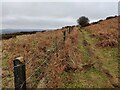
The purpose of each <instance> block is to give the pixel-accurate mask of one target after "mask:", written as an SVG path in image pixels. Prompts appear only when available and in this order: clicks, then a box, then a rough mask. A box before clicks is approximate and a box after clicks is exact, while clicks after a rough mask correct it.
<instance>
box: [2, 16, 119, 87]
mask: <svg viewBox="0 0 120 90" xmlns="http://www.w3.org/2000/svg"><path fill="white" fill-rule="evenodd" d="M2 42H3V43H2V68H3V69H2V70H3V73H2V78H3V79H2V82H3V88H13V87H14V83H13V82H14V76H13V60H14V59H15V58H16V57H19V56H23V57H24V59H25V63H26V77H27V79H26V82H27V88H55V87H56V88H119V85H118V78H119V76H118V63H119V61H118V17H115V18H110V19H107V20H103V21H101V22H99V23H96V24H91V25H89V26H87V27H85V28H80V27H78V26H72V27H71V26H68V27H64V28H62V29H59V30H56V31H47V32H38V33H36V34H31V35H22V36H16V37H15V38H11V39H8V40H2Z"/></svg>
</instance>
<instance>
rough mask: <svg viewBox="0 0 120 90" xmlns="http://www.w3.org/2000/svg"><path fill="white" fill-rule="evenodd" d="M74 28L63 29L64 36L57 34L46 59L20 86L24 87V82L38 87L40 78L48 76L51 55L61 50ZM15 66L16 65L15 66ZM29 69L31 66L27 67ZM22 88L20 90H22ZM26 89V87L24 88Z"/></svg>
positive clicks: (27, 62) (29, 85)
mask: <svg viewBox="0 0 120 90" xmlns="http://www.w3.org/2000/svg"><path fill="white" fill-rule="evenodd" d="M72 29H73V28H70V27H68V28H65V30H63V36H62V38H58V37H57V34H56V38H55V39H54V44H53V45H52V47H51V48H52V50H48V51H47V52H46V53H45V55H46V56H44V60H43V62H41V64H39V66H38V67H37V68H36V69H35V70H34V72H33V73H32V74H31V75H30V76H29V77H27V78H26V80H24V82H22V84H20V88H21V89H22V88H23V86H24V84H27V85H26V88H27V87H31V88H33V87H35V88H37V84H38V83H39V82H40V80H41V79H42V78H43V77H45V76H46V74H47V73H46V72H45V68H46V67H47V64H48V63H49V61H50V59H51V57H52V56H53V55H54V54H56V55H57V53H58V51H59V50H61V49H62V48H63V46H64V44H65V40H66V38H67V36H68V35H69V34H70V33H71V31H72ZM29 63H30V60H28V61H26V62H25V63H24V64H25V65H26V64H29ZM13 68H14V67H13ZM27 69H29V68H27ZM21 89H20V90H21ZM23 90H24V89H23Z"/></svg>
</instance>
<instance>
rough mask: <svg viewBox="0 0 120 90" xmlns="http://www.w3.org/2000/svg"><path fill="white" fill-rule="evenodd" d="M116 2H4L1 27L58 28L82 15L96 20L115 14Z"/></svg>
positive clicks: (73, 22) (74, 21)
mask: <svg viewBox="0 0 120 90" xmlns="http://www.w3.org/2000/svg"><path fill="white" fill-rule="evenodd" d="M117 9H118V6H117V2H115V3H113V2H106V3H105V2H104V3H103V2H101V3H98V2H90V3H85V2H79V3H78V2H76V3H75V2H74V3H73V2H72V3H71V2H59V3H58V2H44V3H43V2H31V3H30V2H29V3H28V2H19V3H15V2H4V3H3V28H43V29H44V28H45V29H46V28H58V27H62V26H65V25H73V24H76V20H77V18H79V17H80V16H82V15H85V16H88V17H89V19H90V20H91V21H92V20H98V19H102V18H105V17H107V16H110V15H117V14H118V13H117Z"/></svg>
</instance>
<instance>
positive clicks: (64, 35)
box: [63, 31, 66, 42]
mask: <svg viewBox="0 0 120 90" xmlns="http://www.w3.org/2000/svg"><path fill="white" fill-rule="evenodd" d="M65 39H66V31H63V41H64V42H65Z"/></svg>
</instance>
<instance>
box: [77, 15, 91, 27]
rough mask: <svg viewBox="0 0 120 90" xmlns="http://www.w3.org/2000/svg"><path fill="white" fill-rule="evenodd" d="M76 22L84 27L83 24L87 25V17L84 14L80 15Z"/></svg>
mask: <svg viewBox="0 0 120 90" xmlns="http://www.w3.org/2000/svg"><path fill="white" fill-rule="evenodd" d="M77 23H78V24H79V25H80V26H81V27H84V26H87V25H89V19H88V18H87V17H85V16H82V17H80V18H79V19H78V20H77Z"/></svg>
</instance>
